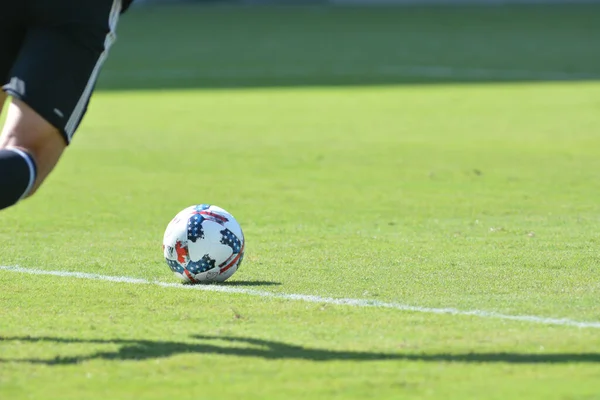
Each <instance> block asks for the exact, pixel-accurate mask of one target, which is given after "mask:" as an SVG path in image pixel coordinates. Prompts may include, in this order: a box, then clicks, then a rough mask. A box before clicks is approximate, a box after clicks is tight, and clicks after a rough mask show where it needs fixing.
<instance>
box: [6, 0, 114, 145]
mask: <svg viewBox="0 0 600 400" xmlns="http://www.w3.org/2000/svg"><path fill="white" fill-rule="evenodd" d="M120 10H121V0H86V1H81V0H54V1H49V0H43V1H41V0H38V1H32V5H31V7H30V11H29V12H30V14H31V21H32V22H31V23H30V25H29V26H28V29H27V33H26V35H25V37H24V40H23V43H22V44H21V47H20V51H19V54H18V56H17V58H16V60H15V62H14V64H13V66H12V69H11V71H10V75H9V76H10V83H9V84H8V85H7V86H6V87H5V90H6V91H7V92H8V93H9V94H10V95H12V96H13V97H15V98H17V99H19V100H21V101H23V102H24V103H26V104H27V105H28V106H29V107H31V108H32V109H33V110H34V111H35V112H36V113H37V114H39V115H40V116H41V117H42V118H44V119H45V120H46V121H48V122H49V123H50V124H51V125H52V126H54V127H55V128H56V129H57V130H58V131H59V132H60V133H61V134H62V135H63V138H64V140H65V141H66V143H67V144H68V143H70V141H71V139H72V137H73V135H74V133H75V131H76V129H77V127H78V126H79V123H80V122H81V119H82V118H83V116H84V114H85V112H86V110H87V106H88V102H89V100H90V97H91V95H92V91H93V89H94V86H95V83H96V80H97V78H98V75H99V72H100V69H101V67H102V64H103V63H104V61H105V59H106V57H107V54H108V50H109V49H110V47H111V45H112V43H113V42H114V40H115V37H116V36H115V30H116V24H117V21H118V17H119V12H120Z"/></svg>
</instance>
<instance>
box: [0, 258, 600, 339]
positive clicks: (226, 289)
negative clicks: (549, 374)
mask: <svg viewBox="0 0 600 400" xmlns="http://www.w3.org/2000/svg"><path fill="white" fill-rule="evenodd" d="M0 270H2V271H7V272H15V273H20V274H30V275H51V276H58V277H64V278H77V279H88V280H95V281H106V282H118V283H129V284H137V285H155V286H160V287H164V288H174V289H182V290H201V291H207V292H222V293H236V294H245V295H250V296H259V297H266V298H272V299H281V300H296V301H305V302H309V303H322V304H335V305H342V306H352V307H377V308H391V309H395V310H400V311H410V312H418V313H427V314H449V315H460V316H473V317H480V318H495V319H502V320H509V321H520V322H529V323H534V324H542V325H558V326H569V327H576V328H594V329H600V322H586V321H575V320H572V319H567V318H550V317H541V316H535V315H509V314H501V313H497V312H494V311H483V310H459V309H456V308H431V307H419V306H411V305H408V304H401V303H391V302H384V301H379V300H368V299H342V298H332V297H321V296H313V295H307V294H293V293H290V294H287V293H274V292H267V291H262V290H253V289H244V288H236V287H230V286H219V285H194V286H192V285H183V284H180V283H169V282H160V281H150V280H147V279H140V278H131V277H127V276H109V275H99V274H88V273H85V272H69V271H48V270H43V269H35V268H22V267H17V266H15V267H11V266H0Z"/></svg>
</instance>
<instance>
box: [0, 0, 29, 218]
mask: <svg viewBox="0 0 600 400" xmlns="http://www.w3.org/2000/svg"><path fill="white" fill-rule="evenodd" d="M24 20H25V6H24V2H3V4H2V7H1V11H0V86H2V85H4V84H8V83H9V80H10V77H9V72H10V70H11V69H12V67H13V64H14V63H15V61H16V60H17V57H18V54H19V51H20V49H21V46H22V44H23V41H24V38H25V34H26V28H25V22H24ZM7 99H8V96H7V94H6V93H4V92H3V91H0V112H2V110H3V109H4V106H5V103H7ZM0 142H2V139H0ZM27 157H28V156H27V155H26V154H23V152H22V151H19V150H6V149H4V148H3V147H2V145H0V209H2V208H5V207H6V206H8V205H10V204H12V203H13V202H15V201H16V200H18V199H19V198H21V196H23V194H24V193H25V192H26V191H27V188H28V187H29V185H30V183H31V173H30V171H31V168H30V165H31V160H30V159H28V158H27Z"/></svg>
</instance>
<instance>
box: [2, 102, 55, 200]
mask: <svg viewBox="0 0 600 400" xmlns="http://www.w3.org/2000/svg"><path fill="white" fill-rule="evenodd" d="M5 98H6V96H5V97H4V99H5ZM11 147H12V148H14V147H16V148H19V149H21V150H24V151H27V152H28V153H29V154H31V156H32V157H33V158H34V160H35V162H36V165H37V179H36V181H35V183H34V185H33V189H32V190H31V192H30V193H29V196H31V195H32V194H33V193H35V191H36V190H37V189H38V188H39V187H40V185H41V184H42V182H44V180H45V179H46V178H47V177H48V175H49V174H50V172H52V170H53V169H54V167H55V166H56V163H57V162H58V160H59V158H60V156H61V155H62V153H63V151H64V150H65V148H66V144H65V140H64V139H63V137H62V135H61V133H60V132H59V131H58V129H56V128H55V127H54V126H53V125H51V124H50V123H49V122H48V121H46V120H45V119H44V118H42V117H41V116H40V115H39V114H38V113H36V112H35V111H33V109H32V108H31V107H29V106H28V105H27V104H25V103H24V102H22V101H20V100H17V99H13V101H12V102H11V103H10V105H9V107H8V115H7V116H6V122H5V123H4V129H2V135H1V136H0V149H6V148H11Z"/></svg>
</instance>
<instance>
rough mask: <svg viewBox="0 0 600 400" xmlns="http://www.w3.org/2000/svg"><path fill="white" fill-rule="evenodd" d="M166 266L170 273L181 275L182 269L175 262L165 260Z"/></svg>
mask: <svg viewBox="0 0 600 400" xmlns="http://www.w3.org/2000/svg"><path fill="white" fill-rule="evenodd" d="M167 264H168V265H169V268H171V271H173V272H177V273H180V274H183V267H182V266H181V265H180V264H179V263H178V262H177V261H175V260H169V259H167Z"/></svg>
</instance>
